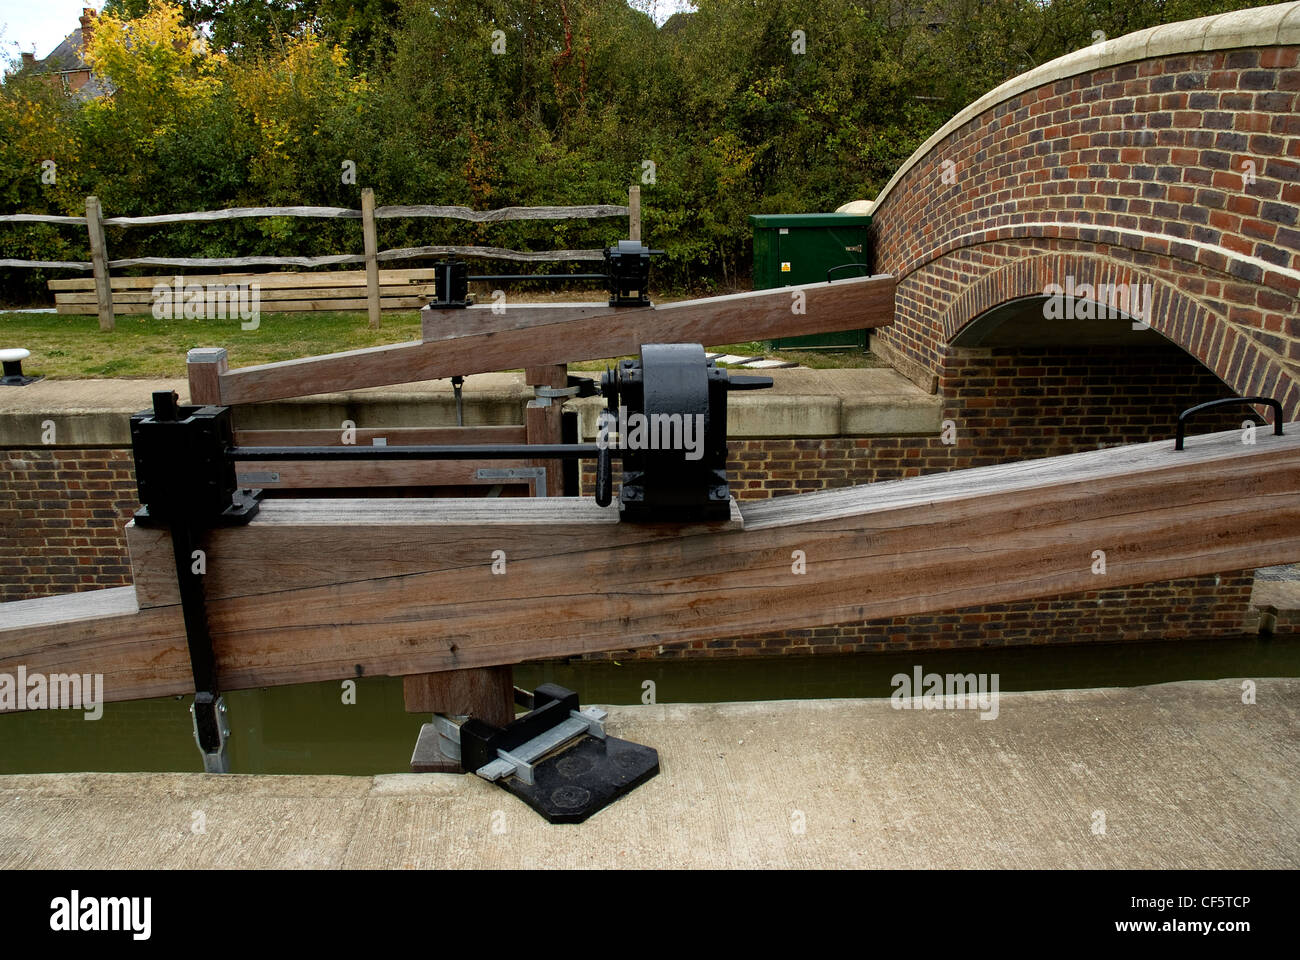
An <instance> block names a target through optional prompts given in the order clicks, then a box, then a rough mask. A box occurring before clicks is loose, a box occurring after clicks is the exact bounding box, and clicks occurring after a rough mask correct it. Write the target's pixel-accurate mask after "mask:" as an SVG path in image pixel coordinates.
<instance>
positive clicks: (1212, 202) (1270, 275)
mask: <svg viewBox="0 0 1300 960" xmlns="http://www.w3.org/2000/svg"><path fill="white" fill-rule="evenodd" d="M1298 59H1300V3H1287V4H1279V5H1275V6H1270V7H1260V8H1255V9H1251V10H1242V11H1238V12H1235V13H1230V14H1223V15H1219V16H1213V17H1205V18H1202V19H1199V20H1192V21H1185V22H1182V23H1175V24H1169V25H1165V26H1161V27H1155V28H1152V29H1149V30H1144V31H1140V32H1138V33H1133V34H1129V35H1127V36H1124V37H1120V38H1118V39H1115V40H1110V41H1106V42H1104V43H1101V44H1097V45H1095V46H1092V47H1089V48H1086V49H1084V50H1080V51H1077V52H1075V53H1072V54H1069V55H1067V56H1065V57H1062V58H1060V59H1058V60H1055V61H1053V62H1051V63H1048V64H1045V65H1043V66H1042V67H1039V68H1036V69H1035V70H1032V71H1030V72H1028V73H1026V74H1024V75H1022V76H1020V77H1017V78H1015V79H1013V80H1011V81H1009V82H1007V83H1006V84H1003V85H1002V86H1001V87H999V88H997V89H996V90H993V91H991V92H990V93H989V94H987V95H986V96H984V97H982V98H981V99H980V100H978V101H977V102H975V103H974V104H971V105H970V106H969V107H967V108H966V109H965V110H963V111H962V112H961V113H959V114H958V115H957V116H956V117H954V118H953V119H952V120H951V121H950V122H949V123H947V124H946V125H945V126H944V127H943V128H942V129H940V130H939V131H938V132H937V133H936V134H935V135H934V136H933V137H931V138H930V139H929V140H928V141H927V142H926V143H925V144H924V145H923V146H922V147H921V148H920V149H919V150H918V151H917V152H916V153H915V154H914V155H913V156H912V157H911V158H910V159H909V160H908V161H907V163H906V164H904V166H903V167H902V168H901V169H900V170H899V171H898V173H897V174H896V175H895V176H894V178H893V179H892V180H891V181H890V183H889V184H888V185H887V186H886V187H885V189H884V190H883V191H881V193H880V195H879V197H878V198H877V199H876V202H875V207H874V213H875V220H874V223H873V232H874V240H875V251H876V254H875V256H876V269H877V270H878V271H881V272H889V273H893V274H894V275H895V276H897V277H898V278H899V281H900V282H899V288H898V300H897V315H896V319H895V323H894V325H893V327H892V328H888V329H885V330H882V331H880V333H879V336H878V337H876V338H874V339H873V342H874V344H875V346H876V348H877V350H878V351H879V352H880V353H881V354H883V355H884V356H886V358H888V359H890V360H891V361H893V362H894V364H895V366H897V367H898V368H899V369H900V370H901V371H903V372H904V373H905V374H907V375H908V376H909V377H911V378H912V379H914V380H916V381H917V382H918V383H923V384H927V385H929V387H930V389H931V390H934V389H936V388H937V386H938V384H939V383H940V382H942V383H943V384H944V393H945V397H947V396H948V395H949V394H950V393H952V394H954V395H955V394H956V393H958V392H960V391H961V389H962V386H963V383H964V382H965V381H966V380H968V379H969V371H967V370H964V369H963V368H964V367H966V366H969V360H970V359H971V356H972V355H973V354H972V350H971V349H970V348H978V351H977V353H976V354H974V355H977V356H979V357H982V358H983V359H985V360H990V361H991V360H992V359H993V358H995V357H1002V358H1003V359H1004V361H1005V358H1006V357H1007V356H1008V355H1009V354H1010V353H1012V352H1014V351H1019V352H1020V353H1021V355H1022V359H1026V360H1027V364H1022V365H1021V366H1026V365H1027V366H1030V367H1036V368H1039V367H1043V366H1044V365H1043V364H1042V363H1040V362H1037V359H1041V358H1029V357H1027V356H1026V352H1027V351H1028V352H1032V351H1033V350H1034V349H1035V348H1038V350H1039V352H1040V353H1041V352H1042V351H1043V350H1048V352H1050V351H1051V350H1055V351H1056V352H1057V354H1058V355H1061V351H1067V352H1068V351H1069V350H1070V349H1071V347H1074V348H1086V349H1085V351H1084V352H1080V353H1076V356H1075V357H1074V359H1075V360H1076V361H1078V363H1076V364H1075V366H1076V367H1078V364H1079V363H1082V364H1083V365H1085V366H1087V365H1088V364H1089V363H1090V362H1098V363H1101V364H1102V365H1103V366H1105V367H1107V369H1108V375H1109V376H1110V378H1111V380H1112V381H1114V380H1115V374H1114V371H1113V370H1110V367H1113V366H1114V365H1115V364H1119V366H1120V367H1121V368H1122V366H1123V363H1122V358H1123V357H1124V356H1125V355H1127V356H1129V357H1130V358H1131V359H1133V360H1135V361H1136V360H1142V361H1144V362H1155V359H1153V358H1158V357H1159V356H1160V355H1162V350H1163V352H1164V354H1163V355H1168V354H1169V350H1170V345H1171V344H1172V345H1176V347H1177V348H1179V350H1180V351H1182V352H1184V353H1185V355H1189V356H1190V357H1194V358H1196V360H1197V361H1199V362H1200V364H1203V365H1204V368H1205V369H1207V370H1208V371H1209V372H1211V373H1212V374H1213V375H1214V378H1216V379H1217V381H1218V383H1217V384H1208V385H1207V383H1204V382H1201V383H1192V382H1191V381H1194V380H1196V379H1197V378H1196V374H1195V373H1191V372H1188V371H1186V370H1183V371H1181V372H1175V373H1174V374H1173V376H1174V379H1175V380H1179V379H1180V378H1181V379H1183V380H1187V381H1188V384H1187V394H1188V397H1187V398H1188V400H1193V399H1205V398H1206V396H1207V395H1213V394H1216V393H1217V394H1218V395H1230V394H1237V395H1245V394H1256V393H1262V394H1267V395H1270V396H1275V397H1277V398H1278V399H1279V400H1281V401H1282V402H1283V406H1284V409H1285V411H1286V414H1287V419H1297V418H1300V299H1298V298H1300V227H1298V226H1297V218H1298V215H1300V113H1298V112H1297V106H1298V104H1297V100H1298V98H1300V69H1298V68H1297V61H1298ZM1067 282H1068V283H1071V284H1072V285H1073V288H1074V289H1075V290H1078V291H1080V292H1079V294H1078V295H1079V296H1080V297H1083V298H1087V297H1089V296H1090V295H1091V296H1092V297H1093V299H1096V293H1095V291H1096V290H1097V287H1098V285H1100V284H1109V285H1112V286H1115V285H1119V286H1120V291H1121V293H1122V292H1124V291H1125V290H1128V291H1133V290H1135V289H1136V290H1137V291H1145V292H1147V293H1149V295H1150V301H1151V302H1150V307H1151V309H1150V314H1149V316H1143V317H1142V319H1145V320H1148V321H1149V323H1150V326H1151V328H1152V330H1154V333H1153V332H1152V330H1142V329H1134V326H1133V324H1132V323H1131V322H1130V319H1131V318H1130V317H1127V316H1122V317H1119V318H1118V319H1117V320H1116V321H1114V322H1111V323H1109V324H1107V323H1099V322H1096V321H1089V322H1084V323H1080V322H1078V321H1071V320H1069V319H1049V318H1048V317H1045V316H1044V311H1043V302H1042V301H1043V293H1044V290H1046V289H1048V287H1049V285H1051V284H1055V285H1059V286H1061V287H1065V286H1066V285H1067ZM1103 299H1104V298H1103ZM1080 312H1088V313H1093V312H1096V311H1093V310H1089V311H1083V310H1080ZM990 319H993V321H994V322H990ZM979 351H982V352H979ZM1181 359H1182V360H1184V361H1185V359H1186V358H1185V357H1184V358H1181ZM1179 362H1180V360H1179V359H1171V360H1168V361H1160V362H1157V363H1156V366H1157V368H1159V369H1161V370H1165V369H1166V368H1167V367H1169V366H1170V365H1171V364H1172V365H1173V366H1175V367H1177V366H1178V364H1179ZM1048 366H1051V364H1048ZM1184 366H1185V363H1184ZM1003 372H1004V373H1006V372H1010V373H1012V374H1014V373H1015V372H1016V371H1015V364H1006V363H1005V362H1004V363H1003ZM1120 392H1121V393H1122V392H1123V391H1122V390H1121V391H1120ZM958 406H960V403H958ZM1100 435H1101V434H1098V436H1100ZM1124 439H1126V440H1131V439H1140V438H1138V437H1133V436H1127V437H1125V438H1124Z"/></svg>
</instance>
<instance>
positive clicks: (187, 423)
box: [131, 390, 261, 773]
mask: <svg viewBox="0 0 1300 960" xmlns="http://www.w3.org/2000/svg"><path fill="white" fill-rule="evenodd" d="M233 444H234V428H233V426H232V419H231V414H230V408H229V407H217V406H204V407H197V406H181V405H180V404H179V403H177V397H176V394H175V392H173V391H171V390H159V391H157V392H155V393H154V395H153V409H152V410H144V411H141V412H140V413H137V414H134V415H133V416H132V417H131V446H132V451H133V453H134V456H135V478H136V488H137V491H138V495H139V498H140V504H141V506H140V508H139V509H138V510H136V512H135V522H136V524H137V525H139V526H142V527H166V528H167V529H168V530H169V531H170V533H171V541H172V555H173V559H174V561H175V566H176V583H177V586H178V587H179V589H180V595H181V613H182V616H183V618H184V621H185V640H186V644H187V645H188V647H189V655H190V670H191V671H192V673H193V675H194V690H195V694H194V704H193V706H192V707H191V708H190V711H191V713H192V714H193V715H194V739H195V741H196V742H197V743H198V746H199V751H200V752H201V753H202V755H203V768H204V770H206V771H207V772H208V773H228V772H229V771H230V759H229V755H228V753H227V751H226V745H227V740H228V738H229V735H230V728H229V725H228V724H227V723H226V718H225V713H226V705H225V702H224V701H223V700H222V697H221V692H220V688H219V686H218V683H217V668H216V656H215V654H214V653H213V651H212V635H211V633H210V632H209V627H208V613H207V604H206V601H205V598H204V593H203V577H202V573H201V572H200V571H201V570H202V569H204V567H199V568H198V569H196V564H197V561H196V559H195V554H196V551H198V550H200V549H201V542H202V536H203V533H204V531H206V530H209V529H212V528H214V527H218V526H230V525H237V524H243V523H247V522H248V521H249V520H250V519H252V517H253V516H254V515H255V514H256V513H257V510H258V499H259V497H260V495H261V491H260V490H240V489H239V488H238V487H237V486H236V484H235V465H234V461H233V460H231V459H230V458H229V457H228V456H227V454H228V451H229V450H230V448H231V447H232V446H233Z"/></svg>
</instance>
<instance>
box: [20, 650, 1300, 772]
mask: <svg viewBox="0 0 1300 960" xmlns="http://www.w3.org/2000/svg"><path fill="white" fill-rule="evenodd" d="M918 664H919V665H921V666H922V667H923V668H924V669H925V670H926V671H927V672H929V671H934V672H939V673H945V672H954V673H956V672H961V673H969V672H975V673H997V674H999V684H1000V689H1001V691H1002V692H1009V691H1013V690H1052V689H1066V688H1073V687H1113V686H1115V687H1120V686H1135V685H1139V684H1149V683H1164V682H1169V681H1174V680H1211V679H1219V678H1223V677H1300V637H1296V636H1289V637H1274V638H1271V639H1260V638H1257V637H1245V638H1240V639H1218V640H1176V641H1165V642H1159V643H1127V644H1080V645H1077V646H1055V647H996V648H985V649H981V650H935V651H910V652H903V653H880V654H860V655H854V656H815V657H782V658H770V659H755V660H718V661H711V662H710V661H685V662H683V661H642V660H630V661H623V662H622V663H621V664H619V663H613V662H608V661H604V662H585V663H583V662H579V663H559V662H556V663H542V664H529V665H525V666H522V667H518V668H516V670H515V683H516V684H517V685H519V686H521V687H525V688H528V689H531V688H532V687H534V686H535V685H536V684H538V683H542V682H546V681H550V682H554V683H559V684H561V685H563V686H566V687H569V688H571V689H574V690H577V691H578V693H579V695H580V697H581V699H582V702H583V703H584V704H586V703H606V704H610V703H641V702H642V698H643V696H645V695H647V693H648V689H647V687H646V681H652V682H653V683H654V694H655V700H656V701H657V702H659V703H701V702H723V701H737V700H793V699H824V698H830V697H888V696H889V695H890V693H891V692H892V687H891V686H890V678H891V677H892V676H893V675H894V674H896V673H910V672H911V671H912V668H913V667H914V666H915V665H918ZM226 702H227V703H228V704H229V709H230V713H229V717H230V723H231V729H232V738H231V741H230V752H231V769H232V772H235V773H313V774H329V773H332V774H374V773H395V772H404V771H406V770H407V763H408V761H409V760H410V756H411V749H412V747H413V746H414V744H415V738H416V735H417V734H418V732H419V729H420V724H421V723H423V722H424V721H425V720H426V719H427V718H426V717H424V716H422V715H418V714H408V713H406V712H405V710H404V709H403V704H402V684H401V681H400V680H399V679H396V678H391V677H369V678H363V679H360V680H358V681H357V687H356V703H355V704H345V703H344V702H343V696H342V688H341V684H340V683H338V682H327V683H314V684H302V685H299V686H290V687H275V688H269V689H263V690H241V691H235V692H232V693H227V694H226ZM200 769H202V765H201V763H200V761H199V755H198V750H197V748H196V747H195V745H194V740H193V736H192V728H191V725H190V716H189V699H188V698H185V697H180V698H172V697H168V698H164V699H160V700H142V701H135V702H130V703H110V704H107V705H106V706H105V708H104V715H103V717H102V718H100V719H99V720H97V721H87V720H85V719H84V718H83V716H82V714H81V713H80V712H77V711H33V712H29V713H21V714H9V715H5V716H0V774H4V773H59V772H73V771H91V770H94V771H194V770H200Z"/></svg>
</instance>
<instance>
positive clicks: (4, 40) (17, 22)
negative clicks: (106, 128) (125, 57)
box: [0, 0, 692, 60]
mask: <svg viewBox="0 0 1300 960" xmlns="http://www.w3.org/2000/svg"><path fill="white" fill-rule="evenodd" d="M631 2H632V5H633V6H634V7H638V8H640V9H645V7H646V6H647V4H648V5H649V7H650V15H651V16H652V17H654V21H655V23H657V24H659V25H661V26H662V25H663V22H664V21H665V20H667V19H668V18H669V17H670V16H672V15H673V14H674V13H676V12H677V11H678V10H689V9H691V7H692V4H690V3H689V2H686V0H631ZM82 7H94V8H95V9H100V8H101V7H103V2H102V0H98V2H96V0H0V54H3V59H6V60H9V59H13V60H17V59H18V53H19V51H20V50H26V51H28V52H31V51H33V50H34V51H35V53H36V56H37V57H45V56H48V55H49V54H50V52H51V51H52V50H53V49H54V48H55V47H57V46H58V45H59V44H60V43H61V42H62V40H63V38H64V37H66V36H67V35H68V34H69V33H71V32H72V31H73V30H75V29H77V19H78V18H79V17H80V16H81V9H82Z"/></svg>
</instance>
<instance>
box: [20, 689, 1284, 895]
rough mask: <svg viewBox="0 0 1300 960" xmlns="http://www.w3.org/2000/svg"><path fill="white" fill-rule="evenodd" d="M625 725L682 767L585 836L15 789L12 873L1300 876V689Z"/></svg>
mask: <svg viewBox="0 0 1300 960" xmlns="http://www.w3.org/2000/svg"><path fill="white" fill-rule="evenodd" d="M1254 682H1255V684H1256V685H1257V686H1256V690H1255V698H1256V701H1257V702H1255V703H1254V704H1246V703H1243V681H1242V680H1219V681H1198V682H1187V683H1171V684H1162V685H1158V686H1148V687H1133V688H1124V689H1102V690H1087V691H1064V692H1062V691H1054V692H1040V693H1011V694H1003V695H1002V696H1001V700H1000V703H999V710H998V716H997V717H996V719H990V720H981V719H980V718H979V715H978V713H977V712H975V711H970V710H964V711H963V710H898V709H893V708H892V707H891V705H890V702H889V701H887V700H819V701H782V702H775V703H733V704H664V705H658V706H633V707H613V708H611V713H610V718H609V727H610V731H611V733H613V734H614V735H616V736H621V737H625V738H627V739H631V740H636V741H638V742H642V743H647V744H650V745H652V746H654V747H656V748H658V750H659V752H660V757H661V764H662V772H661V773H660V775H659V776H658V777H656V778H655V779H654V780H651V781H650V782H649V783H648V784H646V785H644V786H642V787H641V788H640V789H638V790H636V791H634V792H633V793H632V794H630V795H629V796H627V797H625V798H624V799H623V800H621V801H619V802H618V803H616V804H615V805H613V806H611V807H608V808H606V809H605V810H603V811H601V812H600V813H598V814H596V815H595V816H594V817H592V818H591V819H590V820H588V821H587V822H586V823H585V824H581V825H576V826H574V825H568V826H554V825H551V824H547V823H546V822H544V821H543V820H542V819H541V818H540V817H538V816H537V815H535V814H534V813H533V812H532V811H531V810H529V809H527V808H526V807H524V806H523V805H522V804H521V803H520V802H518V801H517V800H515V799H514V798H513V797H511V796H509V795H508V794H506V793H504V792H503V791H501V790H499V789H498V788H496V787H494V786H492V785H490V784H488V783H486V782H485V781H482V780H480V779H478V778H476V777H470V776H455V775H445V774H431V775H424V776H412V775H410V774H393V775H385V776H376V777H307V776H238V775H237V776H225V777H208V776H204V775H202V774H93V773H85V774H49V775H21V776H6V777H0V869H14V868H33V867H48V868H76V869H90V868H97V867H132V868H160V867H236V868H262V867H321V868H325V867H356V868H370V867H394V868H419V869H443V868H458V867H489V868H490V867H523V868H533V867H587V868H608V867H621V866H627V867H735V868H745V867H748V868H753V867H795V868H799V867H805V868H808V867H811V868H818V867H958V868H961V867H1060V868H1090V867H1118V868H1173V867H1181V868H1258V867H1297V866H1300V784H1298V781H1300V679H1258V680H1256V681H1254Z"/></svg>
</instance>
